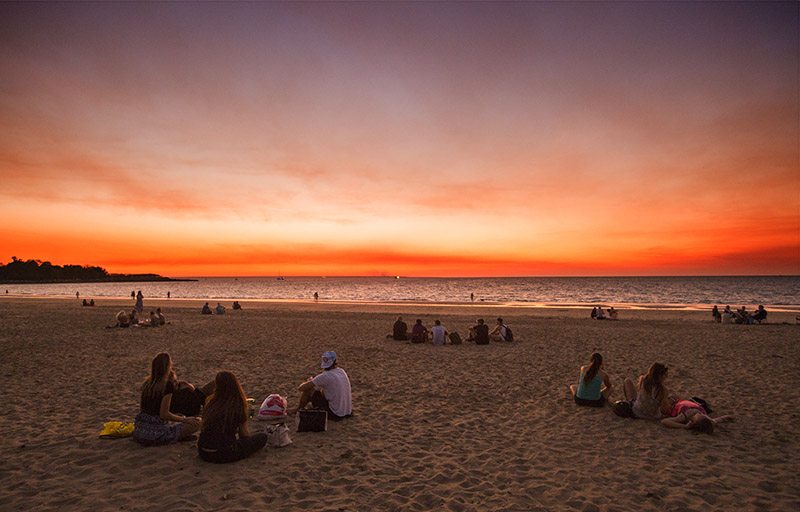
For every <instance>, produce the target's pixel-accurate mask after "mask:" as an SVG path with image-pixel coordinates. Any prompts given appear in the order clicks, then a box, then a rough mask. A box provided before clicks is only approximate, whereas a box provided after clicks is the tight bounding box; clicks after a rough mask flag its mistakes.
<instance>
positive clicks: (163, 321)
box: [156, 308, 167, 325]
mask: <svg viewBox="0 0 800 512" xmlns="http://www.w3.org/2000/svg"><path fill="white" fill-rule="evenodd" d="M156 316H157V317H158V325H165V324H166V323H167V318H166V317H165V316H164V313H162V312H161V308H156Z"/></svg>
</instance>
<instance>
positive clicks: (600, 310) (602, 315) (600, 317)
mask: <svg viewBox="0 0 800 512" xmlns="http://www.w3.org/2000/svg"><path fill="white" fill-rule="evenodd" d="M597 319H598V320H605V319H606V314H605V313H603V307H602V306H598V307H597Z"/></svg>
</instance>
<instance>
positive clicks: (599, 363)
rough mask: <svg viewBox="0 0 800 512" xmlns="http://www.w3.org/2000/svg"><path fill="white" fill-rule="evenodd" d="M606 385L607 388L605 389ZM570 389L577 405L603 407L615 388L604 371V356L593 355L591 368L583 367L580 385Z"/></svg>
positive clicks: (597, 353)
mask: <svg viewBox="0 0 800 512" xmlns="http://www.w3.org/2000/svg"><path fill="white" fill-rule="evenodd" d="M604 385H605V387H603V386H604ZM569 389H570V390H571V391H572V396H573V398H574V399H575V403H576V404H578V405H586V406H589V407H603V406H604V405H605V404H606V401H607V400H608V398H609V397H610V396H611V391H612V389H613V386H612V385H611V379H610V378H609V376H608V374H607V373H606V372H605V370H604V369H603V356H602V355H600V353H599V352H595V353H594V354H592V357H591V363H590V364H589V366H581V376H580V377H579V379H578V385H577V386H575V384H573V385H571V386H570V387H569Z"/></svg>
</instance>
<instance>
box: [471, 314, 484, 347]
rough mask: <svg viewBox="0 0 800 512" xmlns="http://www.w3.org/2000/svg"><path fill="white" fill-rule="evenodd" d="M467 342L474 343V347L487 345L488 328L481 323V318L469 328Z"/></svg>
mask: <svg viewBox="0 0 800 512" xmlns="http://www.w3.org/2000/svg"><path fill="white" fill-rule="evenodd" d="M467 341H474V342H475V344H476V345H488V344H489V326H488V325H486V324H485V323H483V318H479V319H478V324H477V325H473V326H472V327H470V328H469V337H468V338H467Z"/></svg>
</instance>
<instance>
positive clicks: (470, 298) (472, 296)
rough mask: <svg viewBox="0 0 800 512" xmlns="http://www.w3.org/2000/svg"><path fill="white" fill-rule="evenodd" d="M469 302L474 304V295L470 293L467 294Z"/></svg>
mask: <svg viewBox="0 0 800 512" xmlns="http://www.w3.org/2000/svg"><path fill="white" fill-rule="evenodd" d="M469 300H470V301H472V302H475V294H474V293H470V294H469Z"/></svg>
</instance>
